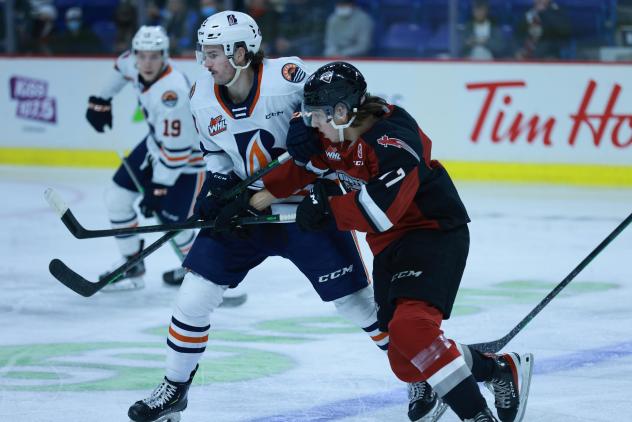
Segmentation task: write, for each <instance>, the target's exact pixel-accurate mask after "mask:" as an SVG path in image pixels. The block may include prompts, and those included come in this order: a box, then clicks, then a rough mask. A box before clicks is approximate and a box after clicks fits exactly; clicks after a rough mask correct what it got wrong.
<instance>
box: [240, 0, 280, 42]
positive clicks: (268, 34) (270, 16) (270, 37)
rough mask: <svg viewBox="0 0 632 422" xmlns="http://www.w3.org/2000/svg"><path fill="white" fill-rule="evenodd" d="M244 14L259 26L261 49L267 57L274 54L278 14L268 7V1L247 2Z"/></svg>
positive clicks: (250, 0)
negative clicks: (261, 40)
mask: <svg viewBox="0 0 632 422" xmlns="http://www.w3.org/2000/svg"><path fill="white" fill-rule="evenodd" d="M246 13H247V14H249V15H250V16H252V18H253V19H254V20H255V21H256V22H257V24H258V25H259V29H260V30H261V34H262V36H263V42H262V43H261V49H263V51H265V53H266V54H267V55H274V54H276V51H275V47H276V46H275V43H276V39H277V37H278V35H279V14H278V13H277V11H276V10H274V8H273V7H272V6H271V5H270V2H269V1H268V0H247V1H246Z"/></svg>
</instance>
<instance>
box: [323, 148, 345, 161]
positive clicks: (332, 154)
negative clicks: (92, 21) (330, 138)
mask: <svg viewBox="0 0 632 422" xmlns="http://www.w3.org/2000/svg"><path fill="white" fill-rule="evenodd" d="M325 155H326V156H327V158H328V159H329V160H331V161H342V157H341V156H340V153H339V152H338V150H337V149H336V148H334V147H332V146H331V145H330V146H329V147H327V150H326V151H325Z"/></svg>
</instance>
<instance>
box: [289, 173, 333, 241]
mask: <svg viewBox="0 0 632 422" xmlns="http://www.w3.org/2000/svg"><path fill="white" fill-rule="evenodd" d="M341 194H342V191H341V190H340V188H339V187H338V185H337V184H336V183H335V182H333V181H331V180H328V179H318V180H316V181H315V182H314V184H313V185H312V188H311V189H310V191H309V195H307V196H306V197H305V198H304V199H303V200H302V201H301V203H300V204H299V205H298V208H297V209H296V224H298V226H299V227H300V228H301V229H302V230H303V231H307V232H316V231H320V230H323V229H324V228H325V227H327V225H328V224H329V222H330V221H331V220H332V216H331V208H330V207H329V197H330V196H336V195H341Z"/></svg>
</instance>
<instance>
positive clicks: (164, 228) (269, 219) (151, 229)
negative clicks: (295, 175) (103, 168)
mask: <svg viewBox="0 0 632 422" xmlns="http://www.w3.org/2000/svg"><path fill="white" fill-rule="evenodd" d="M44 196H45V197H46V200H47V201H48V203H49V204H50V206H51V207H52V208H53V209H55V211H57V214H58V215H59V216H60V217H61V220H62V222H63V223H64V225H65V226H66V228H68V230H69V231H70V233H72V235H73V236H75V237H76V238H77V239H94V238H98V237H112V236H119V235H126V234H143V233H160V232H173V231H180V230H187V229H206V228H213V226H214V222H213V221H200V220H198V219H197V217H195V216H194V217H195V218H189V219H188V220H186V221H183V222H181V223H171V224H156V225H152V226H140V227H125V228H121V229H103V230H89V229H86V228H84V227H83V226H82V225H81V223H79V222H78V221H77V219H76V218H75V215H74V214H73V213H72V211H71V210H70V208H68V206H67V205H66V204H65V203H64V200H63V199H62V198H61V196H60V195H59V194H58V193H57V192H56V191H55V190H54V189H51V188H47V189H46V190H45V191H44ZM248 218H254V219H255V220H253V221H250V220H248ZM285 218H286V217H284V215H262V216H257V217H246V219H245V220H244V222H243V223H242V222H240V224H260V223H287V222H290V221H289V220H286V219H285ZM240 221H241V220H240Z"/></svg>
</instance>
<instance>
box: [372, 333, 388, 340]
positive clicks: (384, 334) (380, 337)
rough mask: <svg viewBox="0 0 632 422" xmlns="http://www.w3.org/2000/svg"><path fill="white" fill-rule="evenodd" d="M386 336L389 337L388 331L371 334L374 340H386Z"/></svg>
mask: <svg viewBox="0 0 632 422" xmlns="http://www.w3.org/2000/svg"><path fill="white" fill-rule="evenodd" d="M386 337H388V332H386V333H380V334H378V335H376V336H371V339H372V340H373V341H380V340H384V339H385V338H386Z"/></svg>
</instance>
